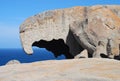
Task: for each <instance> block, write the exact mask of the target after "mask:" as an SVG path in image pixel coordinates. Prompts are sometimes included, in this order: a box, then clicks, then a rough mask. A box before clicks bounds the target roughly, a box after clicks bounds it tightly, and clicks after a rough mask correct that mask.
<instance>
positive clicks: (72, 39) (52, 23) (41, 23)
mask: <svg viewBox="0 0 120 81" xmlns="http://www.w3.org/2000/svg"><path fill="white" fill-rule="evenodd" d="M119 35H120V6H114V5H106V6H101V5H98V6H91V7H73V8H67V9H59V10H53V11H47V12H43V13H41V14H37V15H35V16H32V17H30V18H28V19H27V20H25V22H24V23H23V24H22V25H21V26H20V38H21V42H22V46H23V48H24V50H25V52H26V53H27V54H32V53H33V50H32V46H38V47H46V46H47V44H44V45H42V46H41V45H39V44H40V42H41V40H44V41H47V42H49V41H52V40H53V39H55V40H59V39H62V40H63V41H64V44H65V45H67V46H68V49H67V50H64V51H69V53H68V52H65V53H67V54H69V55H72V56H76V55H77V54H79V53H80V52H81V51H82V50H83V49H87V50H88V53H89V56H92V54H93V53H94V52H95V51H96V50H98V51H99V49H98V48H99V47H97V46H98V42H99V41H102V42H103V43H104V44H105V45H104V46H103V48H104V49H103V48H101V52H100V51H99V54H100V53H102V51H104V53H108V52H107V51H108V50H107V43H108V39H111V40H112V41H111V42H110V46H111V49H110V50H111V54H113V55H118V54H119V43H120V36H119ZM54 43H55V42H54ZM65 45H64V47H65V48H66V46H65ZM57 46H59V44H57ZM49 48H52V50H54V51H57V50H55V48H54V45H49ZM60 48H61V47H60ZM102 49H103V50H102ZM63 53H64V52H63ZM57 55H59V53H58V54H57ZM69 55H68V56H69Z"/></svg>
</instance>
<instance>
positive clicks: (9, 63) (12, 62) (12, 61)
mask: <svg viewBox="0 0 120 81" xmlns="http://www.w3.org/2000/svg"><path fill="white" fill-rule="evenodd" d="M11 64H20V61H18V60H10V61H9V62H7V63H6V65H11Z"/></svg>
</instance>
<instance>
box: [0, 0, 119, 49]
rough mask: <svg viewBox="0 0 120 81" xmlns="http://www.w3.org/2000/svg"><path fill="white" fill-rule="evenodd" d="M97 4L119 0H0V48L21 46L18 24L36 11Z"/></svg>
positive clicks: (113, 2) (116, 2)
mask: <svg viewBox="0 0 120 81" xmlns="http://www.w3.org/2000/svg"><path fill="white" fill-rule="evenodd" d="M98 4H104V5H105V4H110V5H111V4H116V5H120V0H0V48H21V43H20V38H19V26H20V24H21V23H22V22H23V21H24V20H25V19H26V18H28V17H30V16H32V15H35V14H37V13H40V12H43V11H47V10H54V9H59V8H68V7H73V6H91V5H98Z"/></svg>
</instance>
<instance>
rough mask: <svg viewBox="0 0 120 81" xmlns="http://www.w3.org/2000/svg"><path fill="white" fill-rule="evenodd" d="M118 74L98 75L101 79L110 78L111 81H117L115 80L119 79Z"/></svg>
mask: <svg viewBox="0 0 120 81" xmlns="http://www.w3.org/2000/svg"><path fill="white" fill-rule="evenodd" d="M119 75H120V74H117V75H116V74H112V73H105V74H102V73H101V74H99V76H101V77H106V78H112V79H114V80H117V79H119V77H120V76H119Z"/></svg>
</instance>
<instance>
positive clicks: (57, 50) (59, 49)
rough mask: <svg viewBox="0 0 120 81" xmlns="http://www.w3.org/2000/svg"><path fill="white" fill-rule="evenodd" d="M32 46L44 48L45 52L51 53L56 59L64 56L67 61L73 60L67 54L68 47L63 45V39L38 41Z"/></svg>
mask: <svg viewBox="0 0 120 81" xmlns="http://www.w3.org/2000/svg"><path fill="white" fill-rule="evenodd" d="M32 46H37V47H39V48H46V50H48V51H51V52H52V53H53V54H54V56H55V57H56V58H57V57H58V56H61V55H62V56H63V55H64V56H65V57H66V58H67V59H71V58H73V56H72V55H71V54H70V53H69V47H68V46H67V45H66V44H65V43H64V40H63V39H58V40H55V39H53V40H51V41H45V40H40V41H38V42H34V43H33V44H32ZM59 58H60V57H59Z"/></svg>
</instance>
